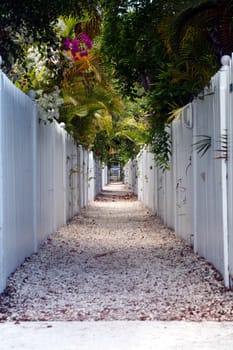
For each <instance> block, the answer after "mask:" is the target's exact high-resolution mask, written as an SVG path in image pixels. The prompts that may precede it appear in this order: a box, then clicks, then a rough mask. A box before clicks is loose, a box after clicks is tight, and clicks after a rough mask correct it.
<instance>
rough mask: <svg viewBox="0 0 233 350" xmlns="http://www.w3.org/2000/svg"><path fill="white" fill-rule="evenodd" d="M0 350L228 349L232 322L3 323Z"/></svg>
mask: <svg viewBox="0 0 233 350" xmlns="http://www.w3.org/2000/svg"><path fill="white" fill-rule="evenodd" d="M0 348H1V349H2V350H10V349H11V350H12V349H16V350H55V349H56V350H175V349H176V350H200V349H203V350H210V349H211V350H220V349H221V350H232V349H233V323H232V322H221V323H220V322H200V323H199V322H196V323H195V322H182V321H181V322H175V321H174V322H173V321H172V322H160V321H144V322H143V321H110V322H105V321H103V322H102V321H100V322H20V323H19V324H15V323H13V322H5V323H1V324H0Z"/></svg>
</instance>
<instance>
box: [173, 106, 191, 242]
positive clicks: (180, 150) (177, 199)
mask: <svg viewBox="0 0 233 350" xmlns="http://www.w3.org/2000/svg"><path fill="white" fill-rule="evenodd" d="M192 134H193V130H192V106H191V105H188V106H187V107H186V108H185V109H184V111H183V112H182V114H181V116H180V118H179V119H177V120H174V122H173V123H172V140H173V141H172V155H173V156H172V157H173V159H172V168H173V169H172V170H173V176H174V178H173V181H174V192H173V200H174V205H175V207H174V210H175V222H174V224H175V225H174V227H175V231H176V232H177V235H178V236H180V237H182V238H184V239H185V240H186V241H187V242H189V243H191V242H192V237H193V215H192V213H193V174H192Z"/></svg>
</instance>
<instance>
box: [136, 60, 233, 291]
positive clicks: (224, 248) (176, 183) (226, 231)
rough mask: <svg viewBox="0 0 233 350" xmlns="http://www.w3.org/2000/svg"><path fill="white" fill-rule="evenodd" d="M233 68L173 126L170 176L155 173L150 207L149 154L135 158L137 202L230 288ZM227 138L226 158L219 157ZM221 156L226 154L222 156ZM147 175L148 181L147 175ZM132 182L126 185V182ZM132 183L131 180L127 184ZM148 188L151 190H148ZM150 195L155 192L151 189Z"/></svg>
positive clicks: (232, 260) (232, 265)
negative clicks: (202, 146) (204, 144)
mask: <svg viewBox="0 0 233 350" xmlns="http://www.w3.org/2000/svg"><path fill="white" fill-rule="evenodd" d="M232 113H233V67H232V61H231V63H230V68H229V67H228V66H227V65H226V66H223V67H222V68H221V70H220V71H219V72H218V73H217V74H216V75H215V76H214V77H213V78H212V80H211V84H210V87H209V88H208V89H205V91H204V94H203V96H201V95H200V96H199V97H198V98H197V99H196V100H195V101H194V102H193V103H192V105H189V106H187V107H186V108H185V110H184V112H183V115H182V116H181V118H180V119H179V120H176V121H175V122H173V124H172V151H173V152H172V153H173V154H172V158H171V171H166V172H162V171H161V170H160V169H158V168H156V167H155V169H154V205H153V201H152V199H151V197H150V195H149V193H148V189H149V188H151V185H152V182H153V180H152V177H151V180H150V177H149V178H148V179H147V181H146V180H145V178H146V177H147V176H148V157H150V156H149V155H148V151H146V150H145V149H144V150H143V151H142V152H140V154H139V156H138V157H137V162H138V176H139V178H138V197H139V200H141V201H142V202H143V203H144V204H145V206H148V207H150V208H151V209H153V210H154V212H155V213H157V214H158V215H159V216H160V217H161V218H162V220H163V222H164V223H165V224H166V225H167V226H169V227H174V229H175V232H176V234H177V235H178V236H181V237H183V238H184V239H186V240H187V241H188V242H189V243H191V244H192V243H193V242H192V241H193V238H192V236H193V235H194V250H195V251H196V252H197V253H198V254H199V255H201V256H203V257H205V258H206V259H207V260H209V261H210V262H211V263H213V264H214V266H215V267H216V268H217V269H218V270H219V271H220V272H221V273H222V275H223V276H224V282H225V285H226V286H228V285H229V275H230V284H231V286H232V287H233V214H232V207H233V141H232V140H233V122H232ZM226 133H227V134H228V155H227V160H226V159H216V158H218V156H221V153H220V152H217V150H219V149H220V148H221V147H222V146H223V147H224V146H225V144H224V142H222V143H221V142H220V140H221V139H222V140H223V138H222V136H223V135H224V134H226ZM206 136H207V137H210V139H211V148H210V149H209V150H207V152H206V153H205V154H204V155H203V157H200V156H199V155H198V153H197V150H195V147H196V146H195V145H194V144H195V143H196V142H197V141H200V140H201V139H202V140H204V139H205V138H206ZM223 155H224V154H223ZM145 175H146V176H145ZM129 181H130V180H129ZM131 181H132V180H131ZM148 183H149V185H148ZM151 192H153V189H152V188H151Z"/></svg>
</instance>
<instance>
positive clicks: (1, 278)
mask: <svg viewBox="0 0 233 350" xmlns="http://www.w3.org/2000/svg"><path fill="white" fill-rule="evenodd" d="M1 64H2V57H1V56H0V293H1V292H2V291H3V289H4V287H5V271H4V266H3V261H4V256H3V255H4V251H3V173H2V171H3V158H2V138H3V130H2V110H1V106H2V85H3V76H2V70H1Z"/></svg>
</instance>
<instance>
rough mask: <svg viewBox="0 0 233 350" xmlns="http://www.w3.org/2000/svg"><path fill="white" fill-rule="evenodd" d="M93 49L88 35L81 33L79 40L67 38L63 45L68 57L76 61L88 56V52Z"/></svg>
mask: <svg viewBox="0 0 233 350" xmlns="http://www.w3.org/2000/svg"><path fill="white" fill-rule="evenodd" d="M91 48H92V41H91V39H90V38H89V36H88V35H87V34H84V33H81V34H80V35H79V37H78V38H77V39H70V38H66V39H65V41H64V43H63V50H64V51H65V54H66V56H67V57H71V58H72V59H73V60H74V61H78V60H80V59H81V58H82V57H84V56H88V50H90V49H91Z"/></svg>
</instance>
